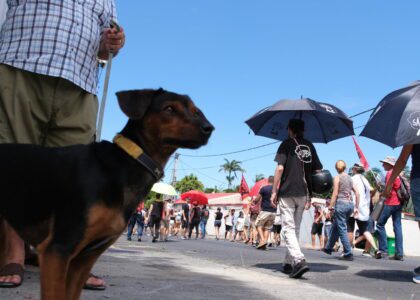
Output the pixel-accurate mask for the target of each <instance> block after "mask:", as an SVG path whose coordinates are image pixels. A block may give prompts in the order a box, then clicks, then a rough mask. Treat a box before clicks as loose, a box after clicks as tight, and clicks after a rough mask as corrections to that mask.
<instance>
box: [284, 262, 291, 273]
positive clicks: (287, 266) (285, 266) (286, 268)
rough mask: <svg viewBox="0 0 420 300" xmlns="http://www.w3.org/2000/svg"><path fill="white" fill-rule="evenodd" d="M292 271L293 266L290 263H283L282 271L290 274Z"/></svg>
mask: <svg viewBox="0 0 420 300" xmlns="http://www.w3.org/2000/svg"><path fill="white" fill-rule="evenodd" d="M292 271H293V266H292V265H291V264H284V265H283V273H284V274H290V273H292Z"/></svg>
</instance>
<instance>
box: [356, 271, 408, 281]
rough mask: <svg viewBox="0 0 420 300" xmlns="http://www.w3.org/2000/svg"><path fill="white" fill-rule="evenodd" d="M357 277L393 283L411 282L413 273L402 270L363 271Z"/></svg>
mask: <svg viewBox="0 0 420 300" xmlns="http://www.w3.org/2000/svg"><path fill="white" fill-rule="evenodd" d="M355 275H357V276H361V277H366V278H372V279H381V280H384V281H393V282H411V280H412V277H413V272H410V271H401V270H363V271H360V272H358V273H356V274H355Z"/></svg>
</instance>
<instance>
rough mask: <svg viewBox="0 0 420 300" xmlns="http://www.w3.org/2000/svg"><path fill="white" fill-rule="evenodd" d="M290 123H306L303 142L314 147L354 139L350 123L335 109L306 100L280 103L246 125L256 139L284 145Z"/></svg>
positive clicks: (351, 123)
mask: <svg viewBox="0 0 420 300" xmlns="http://www.w3.org/2000/svg"><path fill="white" fill-rule="evenodd" d="M290 119H301V120H303V121H304V122H305V138H306V139H308V140H309V141H311V142H313V143H328V142H330V141H333V140H336V139H339V138H342V137H345V136H350V135H354V131H353V121H352V120H351V119H349V118H348V117H347V115H346V114H345V113H344V112H342V111H341V110H340V109H338V108H337V107H335V106H333V105H331V104H328V103H322V102H317V101H315V100H312V99H309V98H303V99H299V100H286V99H285V100H280V101H278V102H276V103H275V104H273V105H272V106H269V107H266V108H264V109H263V110H261V111H259V112H258V113H256V114H255V115H254V116H252V117H251V118H250V119H248V120H247V121H245V123H246V124H247V125H248V126H249V127H250V128H251V129H252V131H253V132H254V133H255V134H256V135H260V136H265V137H269V138H272V139H276V140H279V141H283V140H285V139H287V137H288V131H287V125H288V122H289V120H290Z"/></svg>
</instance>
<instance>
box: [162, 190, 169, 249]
mask: <svg viewBox="0 0 420 300" xmlns="http://www.w3.org/2000/svg"><path fill="white" fill-rule="evenodd" d="M170 200H171V199H169V198H167V199H165V200H164V201H163V213H162V224H161V227H160V241H161V242H162V241H165V242H167V241H168V237H169V225H170V221H171V216H170V209H171V208H170V206H169V201H170Z"/></svg>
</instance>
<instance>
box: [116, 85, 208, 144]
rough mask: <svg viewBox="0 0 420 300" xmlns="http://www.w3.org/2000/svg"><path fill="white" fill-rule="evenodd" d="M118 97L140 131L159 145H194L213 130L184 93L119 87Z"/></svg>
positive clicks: (203, 139) (204, 139)
mask: <svg viewBox="0 0 420 300" xmlns="http://www.w3.org/2000/svg"><path fill="white" fill-rule="evenodd" d="M117 97H118V102H119V105H120V108H121V110H122V111H123V112H124V113H125V114H126V115H127V117H128V118H129V119H130V121H129V122H132V123H133V124H134V125H133V126H134V127H135V128H136V130H139V134H141V135H142V136H144V137H145V138H146V139H147V140H149V141H155V142H157V143H159V144H161V145H162V146H163V145H165V146H169V147H173V148H190V149H195V148H198V147H200V146H203V145H205V144H207V141H208V140H209V138H210V135H211V133H212V132H213V130H214V127H213V125H212V124H211V123H210V122H209V121H208V120H207V118H206V117H205V116H204V114H203V113H202V112H201V110H200V109H198V108H197V107H196V106H195V105H194V103H193V101H192V100H191V99H190V98H189V97H188V96H186V95H179V94H176V93H172V92H168V91H165V90H163V89H158V90H152V89H144V90H131V91H121V92H118V93H117Z"/></svg>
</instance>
